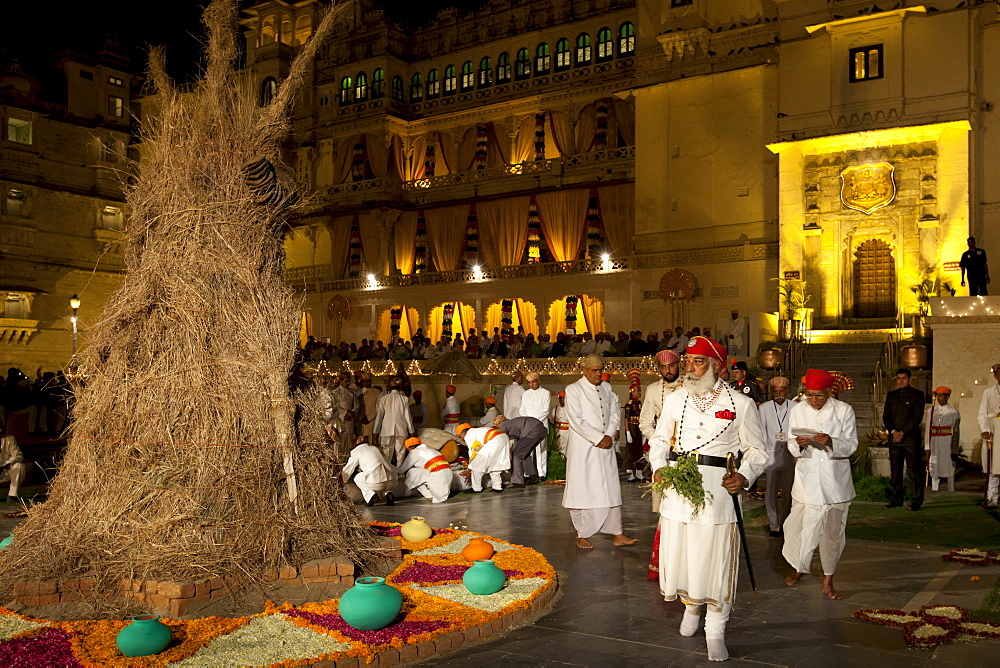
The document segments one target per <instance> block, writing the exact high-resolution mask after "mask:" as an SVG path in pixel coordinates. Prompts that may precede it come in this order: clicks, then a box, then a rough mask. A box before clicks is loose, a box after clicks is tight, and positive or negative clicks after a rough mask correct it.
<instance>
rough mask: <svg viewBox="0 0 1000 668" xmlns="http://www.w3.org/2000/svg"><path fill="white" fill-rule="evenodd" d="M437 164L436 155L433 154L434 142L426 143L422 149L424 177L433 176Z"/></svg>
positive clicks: (429, 177)
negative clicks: (425, 146)
mask: <svg viewBox="0 0 1000 668" xmlns="http://www.w3.org/2000/svg"><path fill="white" fill-rule="evenodd" d="M436 165H437V157H436V156H435V155H434V144H433V143H431V144H428V145H427V148H426V149H425V150H424V178H425V179H432V178H434V167H435V166H436Z"/></svg>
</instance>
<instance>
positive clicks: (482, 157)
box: [472, 123, 490, 170]
mask: <svg viewBox="0 0 1000 668" xmlns="http://www.w3.org/2000/svg"><path fill="white" fill-rule="evenodd" d="M489 142H490V138H489V134H488V133H487V131H486V126H485V125H483V124H481V123H480V124H478V125H476V155H475V157H473V159H472V164H473V166H474V169H476V170H480V169H486V158H487V151H488V148H489Z"/></svg>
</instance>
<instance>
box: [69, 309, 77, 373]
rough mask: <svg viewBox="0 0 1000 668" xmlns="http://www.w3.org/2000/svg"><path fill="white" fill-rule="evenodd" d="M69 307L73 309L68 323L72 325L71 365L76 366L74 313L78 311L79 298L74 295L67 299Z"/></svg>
mask: <svg viewBox="0 0 1000 668" xmlns="http://www.w3.org/2000/svg"><path fill="white" fill-rule="evenodd" d="M69 307H70V308H71V309H73V317H72V318H70V322H72V323H73V363H74V364H76V312H77V311H79V310H80V298H79V297H77V296H76V294H74V295H73V296H72V297H70V298H69Z"/></svg>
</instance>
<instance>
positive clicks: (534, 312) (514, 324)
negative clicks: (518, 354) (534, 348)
mask: <svg viewBox="0 0 1000 668" xmlns="http://www.w3.org/2000/svg"><path fill="white" fill-rule="evenodd" d="M511 301H513V302H514V305H513V308H512V309H511V312H510V319H511V324H510V326H511V328H512V329H513V330H514V331H515V332H516V331H517V328H518V326H521V327H524V333H525V334H534V335H535V338H538V308H537V307H536V306H535V305H534V304H533V303H531V302H529V301H525V300H523V299H520V298H517V299H512V300H511ZM502 311H503V302H502V301H499V302H496V303H495V304H490V305H489V308H487V309H486V322H485V324H484V325H483V331H486V332H492V331H493V329H494V328H496V327H499V328H500V329H503V328H504V325H503V323H501V322H500V319H501V318H502V317H503V315H502Z"/></svg>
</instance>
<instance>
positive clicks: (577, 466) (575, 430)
mask: <svg viewBox="0 0 1000 668" xmlns="http://www.w3.org/2000/svg"><path fill="white" fill-rule="evenodd" d="M581 366H582V371H583V378H581V379H580V380H578V381H576V382H575V383H573V384H572V385H569V386H567V387H566V421H567V422H568V423H569V432H568V440H567V444H566V487H565V489H564V491H563V502H562V504H563V508H568V509H569V514H570V518H571V519H572V520H573V526H574V528H575V529H576V545H577V547H579V548H582V549H585V550H586V549H593V547H594V546H593V545H592V544H591V542H590V540H589V538H590V537H591V536H593V535H594V534H595V533H598V532H600V533H606V534H611V535H612V536H614V541H613V543H614V545H615V546H616V547H621V546H625V545H632V544H633V543H635V542H636V540H637V539H635V538H629V537H627V536H626V535H625V534H623V533H622V487H621V482H620V481H619V480H618V460H617V459H616V458H615V451H614V449H613V446H614V442H615V441H617V440H618V431H619V429H620V427H621V422H622V419H621V406H620V405H619V403H618V397H617V396H616V395H615V393H614V390H612V389H611V384H610V383H602V382H601V373H602V372H603V371H604V358H603V357H600V356H598V355H590V356H588V357H585V358H583V360H582V361H581Z"/></svg>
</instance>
